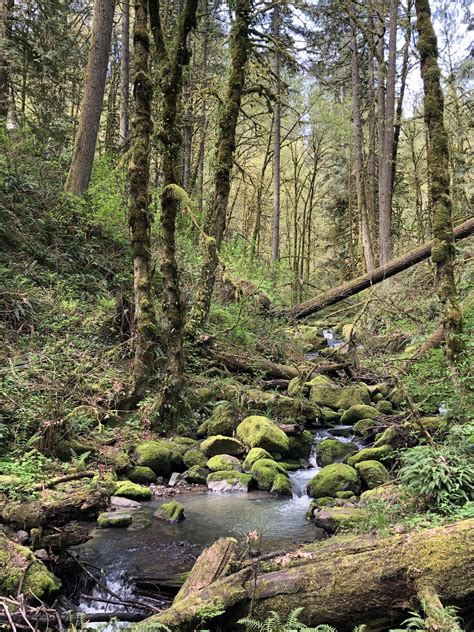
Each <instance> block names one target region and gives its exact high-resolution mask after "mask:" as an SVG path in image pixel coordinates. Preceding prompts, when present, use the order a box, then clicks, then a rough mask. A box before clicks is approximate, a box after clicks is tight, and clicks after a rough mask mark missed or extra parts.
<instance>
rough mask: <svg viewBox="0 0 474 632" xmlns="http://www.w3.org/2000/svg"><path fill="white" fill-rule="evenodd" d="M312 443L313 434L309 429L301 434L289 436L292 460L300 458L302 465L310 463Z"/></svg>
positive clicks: (289, 449) (289, 453) (289, 450)
mask: <svg viewBox="0 0 474 632" xmlns="http://www.w3.org/2000/svg"><path fill="white" fill-rule="evenodd" d="M312 445H313V435H312V434H311V432H310V431H309V430H303V432H302V433H301V434H299V435H291V436H290V437H288V446H289V447H288V456H289V458H290V460H291V459H293V460H299V461H301V465H308V461H309V457H310V454H311V448H312Z"/></svg>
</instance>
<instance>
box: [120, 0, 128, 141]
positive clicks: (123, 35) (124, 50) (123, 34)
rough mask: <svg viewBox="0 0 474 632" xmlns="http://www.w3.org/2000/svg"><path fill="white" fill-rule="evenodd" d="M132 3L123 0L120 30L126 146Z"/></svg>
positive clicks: (122, 120)
mask: <svg viewBox="0 0 474 632" xmlns="http://www.w3.org/2000/svg"><path fill="white" fill-rule="evenodd" d="M129 31H130V4H129V0H124V1H123V2H122V25H121V30H120V48H121V50H120V53H121V57H120V128H119V144H120V147H122V148H123V147H125V146H126V144H127V138H128V100H129V97H130V94H129V92H130V89H129V86H130V33H129Z"/></svg>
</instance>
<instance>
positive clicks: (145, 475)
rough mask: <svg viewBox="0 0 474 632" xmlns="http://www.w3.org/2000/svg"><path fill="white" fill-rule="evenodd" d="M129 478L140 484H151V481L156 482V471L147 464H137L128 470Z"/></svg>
mask: <svg viewBox="0 0 474 632" xmlns="http://www.w3.org/2000/svg"><path fill="white" fill-rule="evenodd" d="M126 476H127V478H128V479H129V480H130V481H132V483H138V484H139V485H150V484H151V483H156V474H155V472H154V471H153V470H152V469H151V468H149V467H146V466H145V465H135V466H134V467H131V468H130V469H129V470H127V473H126Z"/></svg>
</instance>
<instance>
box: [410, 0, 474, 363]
mask: <svg viewBox="0 0 474 632" xmlns="http://www.w3.org/2000/svg"><path fill="white" fill-rule="evenodd" d="M415 6H416V29H417V31H418V35H419V37H418V43H417V46H418V50H419V53H420V67H421V78H422V80H423V90H424V103H423V105H424V118H425V125H426V128H427V132H428V140H429V142H428V148H427V164H428V173H429V176H430V177H429V197H430V206H431V213H432V217H433V233H434V237H435V240H434V244H433V247H432V260H433V263H434V264H435V265H436V277H437V283H438V295H439V298H440V301H441V304H442V306H443V309H444V335H445V340H446V353H447V356H448V358H449V359H451V360H455V359H456V358H457V357H458V355H459V354H460V353H461V352H462V350H463V348H464V346H463V343H462V341H461V338H460V336H459V334H460V333H461V331H462V312H461V310H460V308H459V303H458V298H457V291H456V281H455V278H454V265H453V264H454V258H455V249H454V239H453V227H452V201H451V195H450V185H449V150H448V135H447V132H446V128H445V125H444V119H443V116H444V97H443V91H442V89H441V71H440V68H439V64H438V43H437V38H436V33H435V31H434V28H433V23H432V20H431V10H430V3H429V0H416V1H415Z"/></svg>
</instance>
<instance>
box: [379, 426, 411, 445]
mask: <svg viewBox="0 0 474 632" xmlns="http://www.w3.org/2000/svg"><path fill="white" fill-rule="evenodd" d="M384 445H389V446H391V447H392V448H393V449H394V450H398V449H399V448H402V447H403V446H405V445H406V433H404V432H403V430H402V429H401V428H398V427H397V426H390V427H389V428H385V430H384V431H383V432H382V433H381V435H380V437H378V438H377V440H376V441H375V443H374V445H373V447H374V448H380V447H381V446H384Z"/></svg>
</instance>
